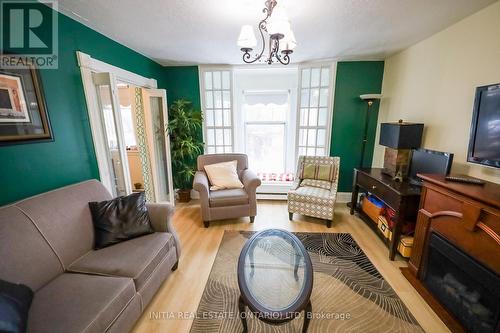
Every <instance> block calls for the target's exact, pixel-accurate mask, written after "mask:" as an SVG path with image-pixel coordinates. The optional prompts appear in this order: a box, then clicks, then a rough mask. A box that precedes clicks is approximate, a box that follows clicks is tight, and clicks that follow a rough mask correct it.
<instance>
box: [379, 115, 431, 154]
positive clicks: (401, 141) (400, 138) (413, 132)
mask: <svg viewBox="0 0 500 333" xmlns="http://www.w3.org/2000/svg"><path fill="white" fill-rule="evenodd" d="M423 131H424V124H417V123H405V122H402V121H400V122H397V123H382V124H380V141H379V143H380V144H381V145H382V146H386V147H390V148H394V149H412V148H419V147H420V144H421V142H422V133H423Z"/></svg>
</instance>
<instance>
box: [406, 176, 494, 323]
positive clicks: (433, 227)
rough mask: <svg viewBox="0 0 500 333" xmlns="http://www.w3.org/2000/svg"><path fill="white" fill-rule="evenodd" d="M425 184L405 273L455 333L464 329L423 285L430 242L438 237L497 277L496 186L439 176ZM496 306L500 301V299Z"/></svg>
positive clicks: (428, 177) (428, 179)
mask: <svg viewBox="0 0 500 333" xmlns="http://www.w3.org/2000/svg"><path fill="white" fill-rule="evenodd" d="M419 176H420V177H421V178H422V179H423V180H424V187H423V191H422V196H421V201H420V210H419V213H418V218H417V225H416V230H415V240H414V246H413V251H412V256H411V258H410V261H409V267H408V268H403V269H402V271H403V274H404V275H405V277H406V278H407V279H408V280H409V281H410V282H411V283H412V285H413V286H414V287H415V288H416V289H417V291H419V293H420V294H421V295H422V297H424V299H425V300H426V301H427V302H428V303H429V305H430V306H431V307H432V308H433V309H434V311H435V312H436V313H437V314H438V315H439V316H440V318H441V319H442V320H443V322H444V323H445V324H446V325H447V326H448V327H449V328H450V330H451V331H453V332H464V331H465V329H464V327H463V326H462V325H461V323H460V322H459V320H457V318H455V317H454V316H453V315H452V314H451V312H450V311H449V309H446V308H445V307H444V306H443V305H442V304H441V303H440V302H439V300H438V299H436V298H435V297H434V296H433V294H432V293H431V292H430V291H429V290H428V289H427V288H426V287H425V285H424V284H423V283H422V280H423V278H424V274H425V272H426V265H427V257H428V251H429V238H430V235H431V234H432V233H435V234H438V235H439V236H441V237H442V238H444V239H446V240H447V241H448V242H449V243H450V244H453V245H454V246H456V247H457V248H458V249H460V250H461V251H462V252H464V253H466V254H467V255H468V256H470V257H471V258H473V259H474V260H476V261H477V262H478V263H479V264H481V265H483V266H484V267H486V268H487V269H489V270H491V271H492V272H493V273H494V274H497V275H500V259H499V258H500V236H499V235H500V185H498V184H494V183H489V182H486V184H485V185H482V186H479V185H472V184H464V183H452V182H448V181H446V180H445V179H444V177H442V176H437V175H419ZM499 287H500V286H499ZM499 302H500V300H499Z"/></svg>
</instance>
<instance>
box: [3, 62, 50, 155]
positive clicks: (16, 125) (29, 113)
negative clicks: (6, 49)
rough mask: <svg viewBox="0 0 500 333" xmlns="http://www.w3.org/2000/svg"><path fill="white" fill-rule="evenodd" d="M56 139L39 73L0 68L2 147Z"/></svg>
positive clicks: (32, 69)
mask: <svg viewBox="0 0 500 333" xmlns="http://www.w3.org/2000/svg"><path fill="white" fill-rule="evenodd" d="M10 57H11V56H10ZM53 139H54V138H53V134H52V128H51V126H50V120H49V116H48V113H47V106H46V104H45V98H44V95H43V88H42V84H41V81H40V77H39V75H38V69H37V68H36V67H35V66H34V65H33V64H32V63H28V64H27V65H26V66H23V67H20V68H4V67H0V146H4V145H11V144H21V143H30V142H40V141H53Z"/></svg>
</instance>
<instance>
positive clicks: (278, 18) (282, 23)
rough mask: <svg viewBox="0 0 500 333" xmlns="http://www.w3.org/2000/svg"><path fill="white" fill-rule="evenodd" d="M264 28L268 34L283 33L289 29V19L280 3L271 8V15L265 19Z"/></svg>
mask: <svg viewBox="0 0 500 333" xmlns="http://www.w3.org/2000/svg"><path fill="white" fill-rule="evenodd" d="M266 29H267V33H268V34H269V35H276V34H281V35H285V34H286V33H287V32H288V31H290V21H289V20H288V16H287V15H286V11H285V8H283V7H282V6H281V5H276V7H275V8H274V9H273V12H272V14H271V17H270V18H269V20H268V21H267V24H266Z"/></svg>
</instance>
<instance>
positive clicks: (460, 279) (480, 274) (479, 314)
mask: <svg viewBox="0 0 500 333" xmlns="http://www.w3.org/2000/svg"><path fill="white" fill-rule="evenodd" d="M427 253H428V255H427V264H426V265H425V269H424V271H423V276H422V282H423V284H424V285H425V286H426V287H427V289H428V290H429V291H430V292H431V293H432V294H433V295H434V297H435V298H436V299H438V300H439V301H440V302H441V304H442V305H443V306H444V307H445V308H446V309H447V310H448V311H449V312H450V313H451V314H453V315H454V317H455V318H456V319H457V320H458V321H459V322H460V323H461V324H462V325H463V327H464V328H465V329H466V330H467V331H468V332H481V333H483V332H484V333H487V332H488V333H495V332H499V331H500V325H499V318H500V302H499V300H500V277H499V276H498V275H497V274H496V273H494V272H493V271H491V270H489V269H487V268H486V267H484V266H483V265H481V264H480V263H478V262H477V261H476V260H474V259H473V258H472V257H470V256H469V255H467V254H466V253H464V252H462V251H461V250H460V249H459V248H457V247H456V246H454V245H453V244H451V243H450V242H448V241H447V240H446V239H444V238H442V237H441V236H439V235H438V234H437V233H434V232H431V234H430V237H429V247H428V252H427Z"/></svg>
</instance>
